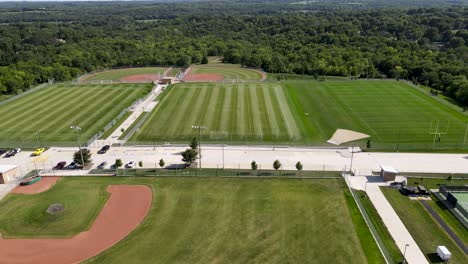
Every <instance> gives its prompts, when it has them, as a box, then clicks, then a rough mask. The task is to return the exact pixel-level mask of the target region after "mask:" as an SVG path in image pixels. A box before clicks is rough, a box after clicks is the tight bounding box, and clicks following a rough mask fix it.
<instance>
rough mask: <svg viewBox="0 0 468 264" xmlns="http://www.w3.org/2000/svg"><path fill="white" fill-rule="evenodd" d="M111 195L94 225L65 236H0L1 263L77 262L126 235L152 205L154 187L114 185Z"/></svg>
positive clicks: (104, 248)
mask: <svg viewBox="0 0 468 264" xmlns="http://www.w3.org/2000/svg"><path fill="white" fill-rule="evenodd" d="M107 191H108V192H110V193H111V196H110V198H109V200H108V201H107V203H106V204H105V205H104V208H103V209H102V211H101V212H100V213H99V215H98V217H97V218H96V220H95V222H94V224H93V226H92V227H91V228H90V229H89V230H88V231H85V232H82V233H80V234H78V235H76V236H75V237H72V238H65V239H62V238H60V239H53V238H52V239H0V263H9V264H12V263H35V264H39V263H50V264H52V263H61V264H64V263H77V262H81V261H83V260H86V259H88V258H90V257H93V256H95V255H97V254H99V253H100V252H102V251H104V250H106V249H108V248H109V247H111V246H112V245H114V244H116V243H117V242H119V241H120V240H122V239H123V238H125V237H126V236H127V235H128V234H129V233H130V232H131V231H132V230H133V229H135V228H136V227H137V226H138V225H139V224H140V223H141V222H142V221H143V219H144V218H145V216H146V214H147V213H148V212H149V210H150V208H151V202H152V192H151V189H150V188H149V187H147V186H143V185H111V186H108V187H107Z"/></svg>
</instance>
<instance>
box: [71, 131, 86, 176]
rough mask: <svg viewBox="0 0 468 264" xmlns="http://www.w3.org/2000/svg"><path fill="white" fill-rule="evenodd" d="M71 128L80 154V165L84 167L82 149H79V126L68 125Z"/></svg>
mask: <svg viewBox="0 0 468 264" xmlns="http://www.w3.org/2000/svg"><path fill="white" fill-rule="evenodd" d="M70 128H71V129H73V130H75V132H76V139H77V141H78V149H79V151H80V156H81V165H82V166H83V167H84V165H85V164H84V159H83V150H82V149H81V142H80V131H81V127H79V126H70Z"/></svg>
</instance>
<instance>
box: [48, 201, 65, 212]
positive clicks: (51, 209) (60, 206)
mask: <svg viewBox="0 0 468 264" xmlns="http://www.w3.org/2000/svg"><path fill="white" fill-rule="evenodd" d="M63 209H65V206H63V204H59V203H56V204H51V205H50V206H49V208H47V213H48V214H51V215H56V214H58V213H60V212H62V211H63Z"/></svg>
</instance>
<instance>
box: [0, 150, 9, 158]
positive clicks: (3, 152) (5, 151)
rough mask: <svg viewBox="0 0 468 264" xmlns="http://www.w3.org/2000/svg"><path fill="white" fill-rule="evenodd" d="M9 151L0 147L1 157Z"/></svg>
mask: <svg viewBox="0 0 468 264" xmlns="http://www.w3.org/2000/svg"><path fill="white" fill-rule="evenodd" d="M7 152H8V150H6V149H0V157H1V156H2V155H3V154H5V153H7Z"/></svg>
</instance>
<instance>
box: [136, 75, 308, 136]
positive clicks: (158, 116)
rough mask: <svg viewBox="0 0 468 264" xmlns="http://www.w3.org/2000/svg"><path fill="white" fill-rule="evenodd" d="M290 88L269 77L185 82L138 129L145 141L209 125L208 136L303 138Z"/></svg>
mask: <svg viewBox="0 0 468 264" xmlns="http://www.w3.org/2000/svg"><path fill="white" fill-rule="evenodd" d="M284 92H285V90H284V89H283V88H282V87H281V85H279V84H268V83H239V84H234V85H233V84H227V85H224V84H222V83H183V84H176V85H173V86H172V87H171V88H170V89H169V91H166V94H165V95H164V97H163V99H162V100H161V102H160V104H159V105H158V106H157V108H156V109H155V110H154V112H153V113H152V114H151V116H150V118H149V119H148V120H147V121H146V122H145V124H144V125H143V126H142V127H141V128H140V130H139V131H138V132H137V133H136V134H135V135H134V137H133V139H132V140H137V141H140V142H145V141H146V142H152V141H154V140H156V141H162V142H166V141H179V142H184V141H186V140H188V139H190V138H192V137H193V136H196V135H198V131H197V130H194V129H192V126H193V125H202V126H205V127H206V130H203V137H204V139H205V140H209V141H213V142H216V141H218V140H224V141H231V140H232V142H243V141H245V140H247V141H249V142H251V141H254V142H255V141H257V142H262V141H266V142H273V141H274V140H275V138H277V140H278V141H283V142H287V141H293V142H295V141H299V140H301V138H302V135H301V131H300V130H299V127H298V125H297V124H296V121H295V118H294V113H293V112H291V110H290V108H289V106H288V102H287V96H286V95H285V93H284Z"/></svg>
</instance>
